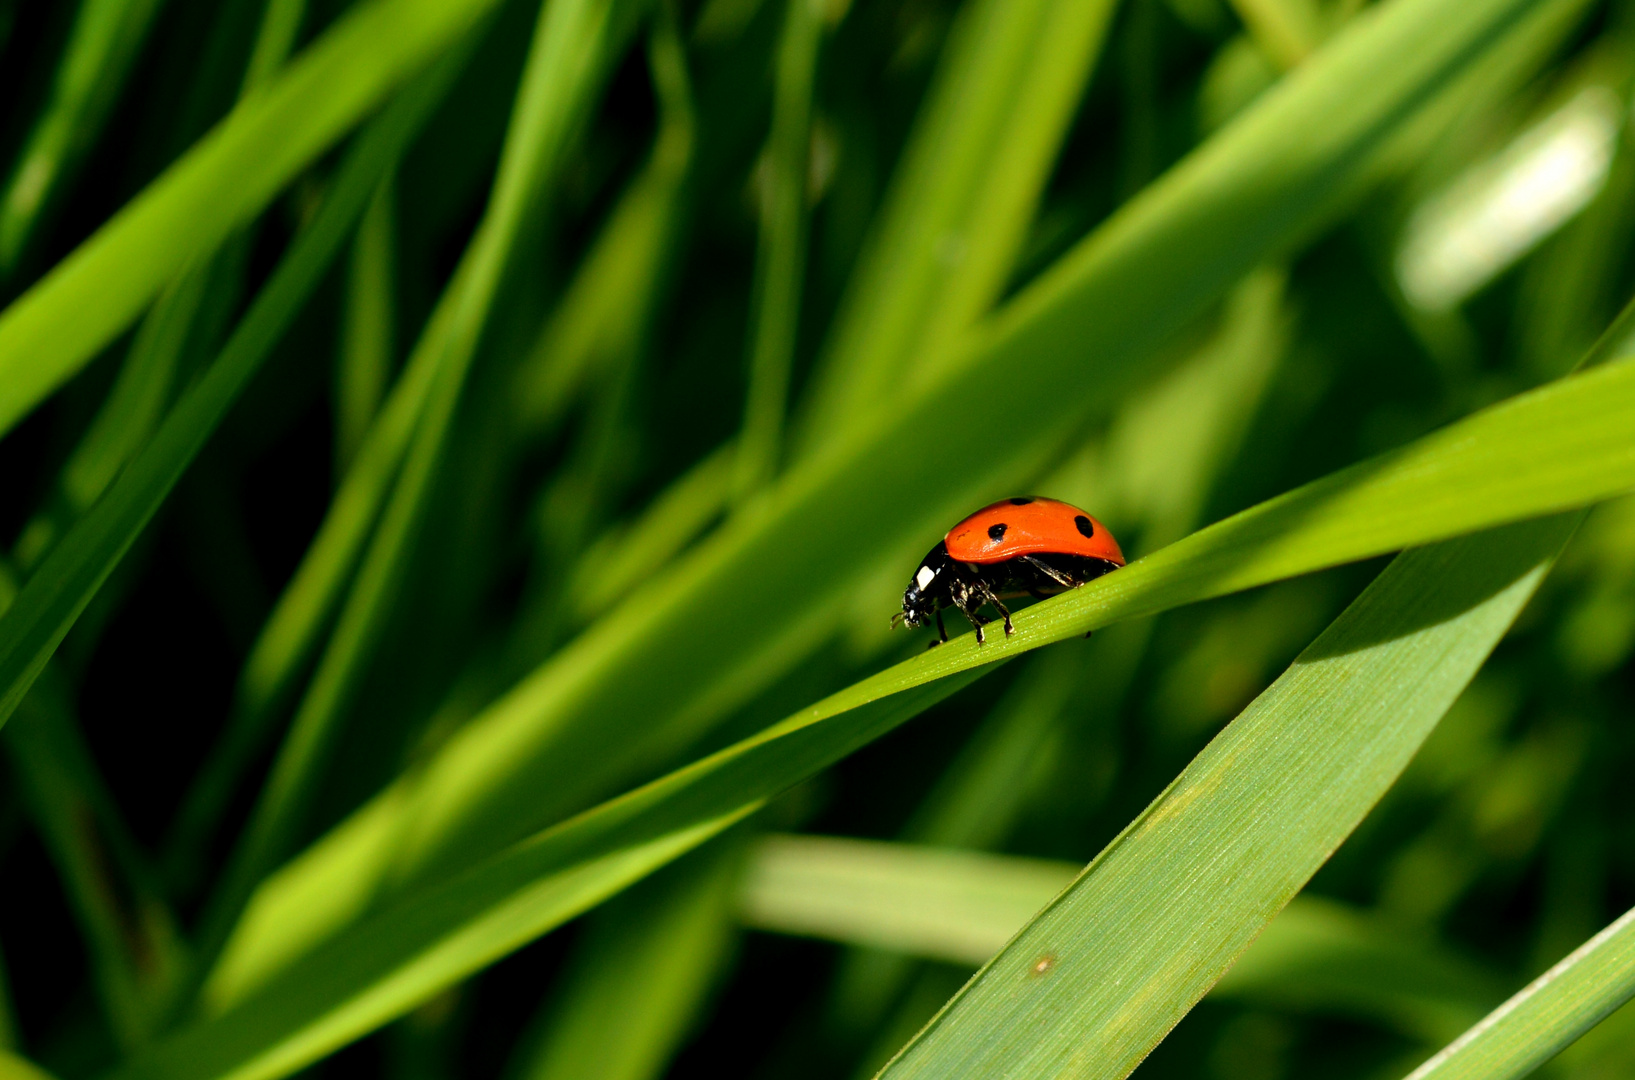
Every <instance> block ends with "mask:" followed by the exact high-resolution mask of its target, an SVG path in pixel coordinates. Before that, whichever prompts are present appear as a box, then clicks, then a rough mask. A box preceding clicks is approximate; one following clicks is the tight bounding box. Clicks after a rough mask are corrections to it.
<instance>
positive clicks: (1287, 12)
mask: <svg viewBox="0 0 1635 1080" xmlns="http://www.w3.org/2000/svg"><path fill="white" fill-rule="evenodd" d="M1232 6H1233V8H1235V9H1236V10H1237V13H1238V18H1240V19H1242V20H1243V25H1244V26H1245V27H1246V28H1247V29H1248V31H1249V34H1250V36H1251V37H1253V38H1254V40H1255V43H1256V44H1257V45H1259V46H1260V49H1261V51H1262V52H1263V53H1265V54H1266V57H1267V59H1269V60H1271V61H1272V63H1274V64H1276V65H1277V66H1278V67H1279V68H1282V69H1283V70H1284V71H1287V70H1289V69H1290V68H1292V67H1295V66H1297V65H1298V64H1299V63H1300V62H1301V61H1302V60H1304V59H1305V58H1306V57H1307V56H1309V55H1310V54H1311V51H1312V49H1314V48H1316V47H1317V42H1318V39H1319V38H1320V37H1321V27H1322V22H1323V12H1321V11H1319V10H1318V8H1317V5H1316V4H1315V3H1313V2H1312V0H1233V2H1232Z"/></svg>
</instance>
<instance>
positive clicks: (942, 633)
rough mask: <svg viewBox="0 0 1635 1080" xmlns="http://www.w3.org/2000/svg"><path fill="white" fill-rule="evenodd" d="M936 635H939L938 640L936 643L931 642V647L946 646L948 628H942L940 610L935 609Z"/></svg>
mask: <svg viewBox="0 0 1635 1080" xmlns="http://www.w3.org/2000/svg"><path fill="white" fill-rule="evenodd" d="M937 633H938V635H939V637H938V639H937V640H936V641H933V642H932V643H931V644H933V645H946V644H948V627H946V626H944V625H943V624H942V608H938V609H937Z"/></svg>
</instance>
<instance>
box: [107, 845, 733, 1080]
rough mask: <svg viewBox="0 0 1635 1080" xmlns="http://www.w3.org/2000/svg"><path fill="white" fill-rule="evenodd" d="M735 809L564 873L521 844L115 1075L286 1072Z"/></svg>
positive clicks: (561, 916)
mask: <svg viewBox="0 0 1635 1080" xmlns="http://www.w3.org/2000/svg"><path fill="white" fill-rule="evenodd" d="M743 816H744V815H743V814H742V813H734V814H731V815H728V816H726V817H721V818H716V819H712V820H710V821H707V822H705V823H703V824H702V825H700V826H699V827H697V828H691V829H682V830H680V831H677V832H673V833H665V834H663V835H659V836H657V837H655V838H654V839H652V840H651V841H650V842H636V843H632V844H628V845H623V846H620V847H618V848H617V850H616V853H615V854H613V855H611V856H610V857H608V858H605V859H602V858H592V859H590V860H587V861H584V862H580V863H578V864H577V865H575V866H574V867H573V868H572V869H570V870H568V871H567V872H565V873H560V874H554V875H553V874H550V873H548V872H547V873H543V874H542V873H540V872H539V871H538V867H539V866H540V865H541V864H542V863H544V864H546V865H553V866H560V865H561V863H562V852H561V851H560V850H559V849H558V848H557V847H556V846H555V845H552V844H550V843H548V842H547V843H545V844H543V845H530V849H529V850H528V851H526V852H524V851H522V850H520V849H519V850H518V851H517V852H515V853H514V854H515V855H517V856H520V859H519V858H512V859H510V860H506V859H500V860H495V861H494V862H492V863H491V864H489V865H488V866H487V867H484V868H482V869H480V870H478V871H476V872H474V873H473V874H471V875H470V876H468V877H466V878H462V879H460V880H459V881H457V882H453V883H450V887H446V888H443V889H439V890H436V891H434V892H432V893H429V894H427V895H426V896H423V897H421V898H419V900H418V901H417V902H415V903H413V904H409V905H405V906H402V907H400V908H398V909H396V910H393V911H389V912H386V913H384V914H382V915H381V916H380V917H379V918H378V919H375V920H371V921H370V922H369V923H367V924H366V925H365V926H360V927H359V928H358V930H357V932H356V933H353V934H348V935H347V936H346V942H345V944H344V946H343V947H342V949H343V954H342V955H340V956H337V957H333V958H332V957H329V956H322V957H314V958H313V960H312V961H311V962H303V963H297V965H296V966H295V967H294V968H292V969H291V971H290V972H289V978H288V979H280V980H279V981H277V982H276V983H275V984H273V985H271V986H268V987H267V988H266V989H265V991H264V993H263V994H261V995H259V996H257V997H256V998H253V999H251V1000H250V1001H249V1002H247V1003H245V1005H243V1006H242V1007H239V1008H235V1009H233V1010H231V1011H229V1012H227V1013H226V1014H224V1015H222V1016H220V1017H219V1018H216V1019H214V1020H211V1021H207V1022H205V1023H202V1024H200V1025H199V1026H197V1027H195V1028H193V1029H190V1030H188V1031H184V1032H182V1033H181V1034H179V1035H177V1036H175V1037H173V1038H171V1039H169V1040H167V1041H165V1042H164V1043H162V1044H160V1045H159V1046H157V1047H155V1048H153V1049H152V1050H151V1051H147V1052H144V1053H142V1054H140V1055H138V1056H137V1057H135V1058H134V1059H132V1060H131V1061H130V1062H129V1063H128V1064H127V1065H125V1066H123V1067H122V1068H120V1069H119V1070H117V1071H116V1072H115V1073H113V1074H112V1076H114V1077H119V1078H129V1080H138V1078H142V1080H148V1078H152V1080H159V1078H161V1077H163V1078H166V1080H202V1078H206V1077H232V1078H233V1080H272V1078H275V1077H280V1076H287V1075H289V1074H290V1073H292V1072H294V1071H296V1070H297V1069H299V1068H301V1067H302V1066H304V1065H306V1064H309V1063H310V1062H312V1061H315V1060H317V1059H318V1058H319V1057H322V1056H323V1055H324V1054H326V1053H328V1052H329V1051H331V1050H333V1049H335V1048H336V1047H338V1046H342V1045H345V1044H346V1043H347V1042H350V1041H351V1040H353V1039H355V1038H357V1037H358V1036H360V1035H363V1034H366V1033H367V1032H369V1031H371V1030H373V1029H374V1028H376V1027H378V1026H380V1025H381V1024H383V1023H385V1022H386V1021H388V1020H391V1019H394V1018H395V1017H397V1016H401V1015H402V1014H403V1013H405V1012H407V1011H408V1010H409V1009H411V1008H413V1007H414V1006H415V1005H418V1004H420V1003H421V1002H423V1001H425V1000H427V999H429V998H430V997H432V996H434V995H435V994H437V993H439V992H440V991H442V990H443V989H445V988H447V987H448V986H450V985H452V984H453V983H455V982H458V981H459V980H460V979H463V978H465V977H466V976H467V975H470V974H471V973H472V972H473V971H476V970H477V969H479V968H481V967H482V966H484V965H485V964H487V963H489V962H492V961H493V960H495V959H497V958H499V957H501V956H503V955H505V954H506V953H508V952H510V951H511V950H513V949H515V948H517V947H518V946H519V945H522V944H524V943H526V942H528V941H531V940H532V939H534V938H535V937H537V936H538V935H540V934H541V933H543V932H545V931H546V930H548V929H550V928H551V927H554V926H559V925H561V924H562V923H564V922H566V921H568V920H569V919H572V918H573V917H574V916H576V915H579V914H580V913H582V912H584V911H585V910H587V909H588V908H590V907H593V906H594V905H596V904H597V903H599V902H601V901H602V900H604V899H606V898H607V897H608V896H610V895H612V894H613V893H615V892H618V891H619V890H620V889H623V888H624V887H626V886H627V885H629V884H630V883H632V882H633V881H636V880H639V879H640V878H642V877H645V876H646V875H647V874H650V873H651V872H653V871H654V870H656V869H658V868H659V867H661V866H663V865H665V864H666V863H668V862H670V861H672V860H673V859H675V858H677V857H678V856H680V855H682V854H685V853H686V852H688V851H690V850H692V849H693V848H695V847H697V846H698V845H699V844H701V843H703V842H704V841H706V840H708V839H710V838H711V837H713V836H716V835H718V834H719V833H721V832H722V831H724V830H725V829H727V828H730V827H731V826H732V825H733V824H735V823H736V822H737V821H739V820H742V817H743Z"/></svg>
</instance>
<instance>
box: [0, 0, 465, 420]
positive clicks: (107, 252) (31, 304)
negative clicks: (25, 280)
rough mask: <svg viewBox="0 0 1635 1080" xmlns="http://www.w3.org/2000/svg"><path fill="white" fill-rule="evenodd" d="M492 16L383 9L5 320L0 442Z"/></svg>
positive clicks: (326, 44) (124, 214)
mask: <svg viewBox="0 0 1635 1080" xmlns="http://www.w3.org/2000/svg"><path fill="white" fill-rule="evenodd" d="M492 3H493V0H458V2H444V0H371V2H369V3H366V4H364V5H363V6H361V7H359V8H357V9H355V10H354V11H352V12H350V13H349V14H347V15H346V16H345V17H343V18H342V20H341V21H340V22H338V23H337V24H336V25H335V26H334V27H332V28H331V29H330V30H329V31H328V32H327V33H326V34H325V35H324V36H323V37H322V38H321V39H320V40H319V41H317V42H315V43H314V44H313V45H312V46H311V47H310V48H309V49H307V50H306V51H305V52H303V53H302V54H301V56H299V57H297V58H296V60H295V61H294V62H293V63H292V64H291V65H290V66H289V67H288V68H287V69H286V70H285V71H284V72H283V73H282V74H281V75H279V76H278V77H277V78H275V79H274V80H273V81H272V83H270V84H269V85H268V86H267V87H266V88H265V89H263V90H262V91H260V92H258V93H255V94H253V95H251V97H250V98H248V99H247V100H246V101H244V102H243V103H242V104H241V105H240V106H239V107H238V108H237V109H235V110H234V111H233V112H232V113H231V114H230V115H229V116H228V117H227V118H226V119H225V120H223V121H222V122H221V124H220V125H218V126H217V128H215V129H214V130H213V131H212V132H211V133H210V134H209V135H207V136H206V137H205V138H204V139H203V140H201V141H200V142H199V144H198V145H197V146H195V147H194V148H193V149H192V150H191V151H190V152H189V153H188V154H187V155H186V156H185V157H183V158H182V159H181V160H180V161H178V162H177V163H176V164H175V165H173V166H172V167H171V168H170V169H168V170H167V171H166V172H165V173H164V175H162V176H160V177H159V178H158V179H157V180H155V181H154V182H153V183H152V184H150V185H149V186H148V187H147V188H146V189H145V190H144V191H143V192H142V193H141V194H139V195H138V196H137V197H136V198H135V199H133V200H132V201H131V202H130V203H129V204H127V205H126V206H125V207H124V208H123V209H122V210H121V211H120V212H119V213H118V214H116V215H115V216H114V218H113V219H112V220H111V221H109V222H108V223H107V224H106V225H104V226H103V227H102V228H101V229H99V230H98V231H97V232H96V234H95V235H93V236H92V237H91V238H90V239H88V240H87V241H85V243H83V244H81V245H80V246H79V247H78V248H77V249H75V251H74V252H73V254H71V255H69V256H68V257H67V258H66V259H64V260H63V261H62V262H60V263H58V264H57V265H56V266H55V267H54V268H53V269H52V270H51V271H50V273H48V274H47V275H46V276H45V277H44V278H43V279H42V280H41V281H40V282H39V283H38V284H36V285H35V286H34V287H33V288H31V289H30V290H29V291H28V292H26V293H24V294H23V295H22V296H21V297H19V298H18V299H17V300H16V301H14V302H13V303H12V304H11V305H10V306H9V307H7V308H6V309H5V310H4V311H3V312H0V431H5V430H9V429H10V428H11V427H12V426H13V425H14V424H16V422H17V421H18V419H19V418H21V417H22V416H23V415H24V414H25V413H27V412H28V411H29V410H31V409H32V408H33V407H34V406H35V405H37V404H38V403H39V402H40V400H41V399H43V398H44V397H45V396H46V395H48V394H49V393H51V391H52V390H54V389H55V388H56V387H57V386H59V385H61V383H62V382H63V381H64V380H66V379H67V378H69V377H70V376H71V375H73V374H74V372H76V371H78V370H79V368H80V367H81V366H83V365H84V364H85V362H86V361H88V360H89V359H90V358H91V357H92V356H93V355H95V353H96V352H97V350H99V349H101V348H102V347H103V346H104V345H106V344H107V343H108V342H109V341H111V340H112V339H113V338H114V337H115V336H116V335H118V334H119V332H120V331H121V330H123V329H124V328H125V327H126V326H128V325H129V324H130V322H131V320H132V319H134V318H135V317H136V316H137V315H138V314H140V312H141V310H142V309H143V308H144V307H145V306H146V305H147V304H148V303H149V301H151V300H152V299H153V297H154V296H155V295H156V294H157V293H158V291H159V289H160V288H161V287H163V286H164V284H165V283H166V282H167V281H170V280H172V279H173V278H174V277H175V276H176V274H177V273H178V272H179V271H180V270H181V269H182V267H184V266H185V265H187V264H188V263H189V262H191V261H192V260H194V259H196V258H198V257H199V256H201V255H204V254H205V253H207V252H209V251H211V250H213V249H214V248H215V247H216V246H217V245H218V244H220V243H221V241H222V240H223V239H224V238H225V237H226V236H227V235H228V234H229V233H230V232H231V231H232V230H233V229H234V228H236V227H238V226H240V225H242V224H244V223H245V222H246V221H248V220H249V219H250V218H252V217H254V216H255V215H256V214H257V213H259V212H260V211H261V210H262V208H263V207H265V206H266V204H267V201H268V200H269V199H271V198H272V197H273V196H274V195H276V194H277V193H278V192H279V191H280V190H281V189H282V188H283V187H284V185H285V184H287V183H288V182H289V180H290V179H291V178H292V177H293V176H294V175H295V174H296V173H297V172H299V171H300V170H301V169H303V168H305V167H306V166H307V165H309V164H310V163H311V162H312V161H313V159H314V158H316V157H317V156H318V155H319V154H321V153H322V152H323V151H324V150H326V149H328V148H329V147H330V146H331V145H332V144H333V143H334V142H335V140H336V139H338V138H340V137H341V136H342V135H344V134H345V133H346V132H347V131H348V130H349V129H350V128H351V127H352V126H354V125H355V124H356V123H357V122H358V121H359V120H361V119H362V118H363V117H364V116H366V115H367V114H368V112H369V111H370V110H371V109H373V108H374V107H376V106H377V105H378V104H379V103H380V102H381V100H382V99H383V98H384V97H386V95H387V94H388V93H390V91H391V90H392V89H393V88H394V87H395V86H397V85H398V84H399V83H401V82H402V81H403V80H404V79H405V78H407V77H408V76H410V75H412V74H414V72H415V71H417V70H419V69H420V68H422V67H424V66H425V65H426V64H427V63H428V62H430V61H431V60H432V59H433V58H434V57H435V56H436V55H437V54H438V53H439V52H441V51H442V50H444V49H446V48H448V47H449V46H450V45H452V44H453V43H454V42H455V41H457V40H458V39H459V38H460V37H461V35H462V34H463V33H464V32H465V31H466V30H467V29H469V28H470V27H471V26H472V25H473V24H474V23H475V22H476V21H477V20H478V19H479V18H480V17H481V16H482V15H483V14H484V13H485V12H486V11H487V10H488V9H489V7H491V6H492Z"/></svg>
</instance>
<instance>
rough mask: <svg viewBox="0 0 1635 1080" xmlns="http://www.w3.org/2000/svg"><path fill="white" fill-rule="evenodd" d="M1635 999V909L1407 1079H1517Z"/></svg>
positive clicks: (1563, 960) (1500, 1007)
mask: <svg viewBox="0 0 1635 1080" xmlns="http://www.w3.org/2000/svg"><path fill="white" fill-rule="evenodd" d="M1631 997H1635V908H1632V909H1631V910H1629V911H1626V912H1624V914H1623V915H1621V916H1619V918H1618V919H1617V920H1616V921H1615V922H1613V923H1612V924H1611V925H1609V926H1607V927H1606V928H1605V929H1604V930H1602V931H1601V932H1600V933H1598V934H1596V935H1595V936H1594V937H1592V938H1590V939H1589V940H1588V941H1586V942H1585V943H1584V944H1582V945H1580V946H1579V947H1578V948H1577V949H1574V950H1573V951H1572V952H1571V953H1569V954H1568V955H1567V956H1565V957H1563V958H1562V960H1561V961H1560V962H1559V963H1557V964H1556V965H1555V966H1554V967H1552V968H1550V970H1549V971H1546V972H1545V973H1544V974H1542V975H1540V976H1539V977H1538V978H1537V979H1534V980H1533V981H1532V982H1531V983H1529V984H1528V985H1527V986H1526V987H1525V988H1523V989H1522V990H1520V991H1519V992H1517V993H1516V995H1515V996H1514V997H1512V998H1510V1000H1508V1001H1506V1002H1505V1003H1504V1004H1503V1005H1500V1006H1499V1007H1498V1008H1497V1009H1495V1010H1493V1011H1492V1012H1491V1013H1489V1014H1488V1015H1487V1016H1486V1017H1484V1018H1483V1019H1482V1020H1481V1021H1480V1022H1479V1023H1477V1024H1476V1026H1474V1027H1472V1028H1471V1029H1470V1030H1469V1031H1467V1032H1465V1033H1464V1034H1463V1035H1461V1036H1460V1037H1459V1038H1457V1039H1455V1040H1454V1041H1453V1042H1452V1043H1450V1044H1448V1045H1447V1046H1446V1047H1444V1048H1443V1049H1442V1050H1440V1051H1438V1052H1437V1053H1436V1054H1435V1055H1434V1056H1432V1057H1431V1059H1430V1060H1429V1061H1426V1062H1425V1063H1424V1064H1423V1065H1421V1066H1420V1067H1419V1068H1417V1069H1415V1070H1414V1071H1413V1072H1412V1073H1411V1074H1409V1077H1408V1080H1516V1078H1518V1077H1522V1076H1526V1075H1527V1074H1528V1073H1530V1072H1532V1071H1533V1070H1535V1069H1537V1068H1538V1067H1539V1066H1540V1065H1542V1064H1544V1063H1545V1062H1546V1061H1549V1060H1550V1059H1551V1058H1553V1057H1555V1056H1556V1055H1557V1054H1559V1053H1560V1052H1561V1051H1562V1050H1564V1049H1566V1047H1567V1046H1568V1045H1570V1044H1571V1043H1572V1042H1573V1041H1575V1040H1576V1039H1577V1038H1578V1037H1579V1036H1581V1035H1583V1034H1584V1033H1585V1032H1587V1031H1589V1030H1590V1029H1591V1028H1593V1027H1594V1026H1595V1025H1596V1024H1599V1023H1600V1022H1601V1021H1602V1020H1604V1019H1606V1017H1607V1016H1609V1015H1610V1014H1611V1013H1612V1012H1613V1010H1615V1009H1617V1008H1618V1007H1619V1006H1620V1005H1622V1004H1623V1003H1624V1002H1626V1001H1628V1000H1629V999H1630V998H1631Z"/></svg>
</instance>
